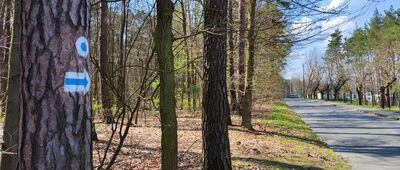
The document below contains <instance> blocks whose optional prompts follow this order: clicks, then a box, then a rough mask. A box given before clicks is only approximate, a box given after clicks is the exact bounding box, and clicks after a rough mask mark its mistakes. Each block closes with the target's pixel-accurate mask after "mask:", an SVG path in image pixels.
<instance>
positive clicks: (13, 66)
mask: <svg viewBox="0 0 400 170" xmlns="http://www.w3.org/2000/svg"><path fill="white" fill-rule="evenodd" d="M20 42H21V0H15V1H14V18H13V29H12V42H11V49H10V50H11V52H10V62H9V71H8V88H7V96H8V98H7V106H6V118H5V123H4V129H3V141H4V143H3V145H2V150H3V151H5V152H7V153H3V154H2V156H1V170H6V169H17V162H18V157H17V154H16V153H17V152H18V139H19V125H20V123H19V122H20V98H19V97H20V83H21V81H20V78H21V69H20V68H21V51H20V49H21V43H20Z"/></svg>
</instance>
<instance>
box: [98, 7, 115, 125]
mask: <svg viewBox="0 0 400 170" xmlns="http://www.w3.org/2000/svg"><path fill="white" fill-rule="evenodd" d="M100 8H101V10H100V11H101V14H100V15H101V20H100V71H101V73H100V75H101V104H102V106H103V112H102V119H103V122H104V123H106V124H111V123H112V122H113V115H112V111H111V108H112V101H111V100H112V98H111V92H110V88H109V84H107V82H108V81H109V73H110V72H109V71H108V67H109V66H108V62H109V59H108V4H107V0H101V7H100ZM109 83H111V82H109Z"/></svg>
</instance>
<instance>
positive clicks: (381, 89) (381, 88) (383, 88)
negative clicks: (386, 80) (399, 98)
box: [379, 86, 385, 109]
mask: <svg viewBox="0 0 400 170" xmlns="http://www.w3.org/2000/svg"><path fill="white" fill-rule="evenodd" d="M379 92H380V95H381V100H380V102H381V108H382V109H384V108H385V87H384V86H381V87H380V89H379Z"/></svg>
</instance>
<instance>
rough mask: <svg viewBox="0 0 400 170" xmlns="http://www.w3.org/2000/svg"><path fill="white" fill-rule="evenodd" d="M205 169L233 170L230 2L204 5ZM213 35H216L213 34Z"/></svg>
mask: <svg viewBox="0 0 400 170" xmlns="http://www.w3.org/2000/svg"><path fill="white" fill-rule="evenodd" d="M204 5H205V6H204V27H205V29H206V30H209V32H206V33H205V34H204V84H203V154H204V161H203V169H206V170H211V169H225V170H229V169H232V166H231V155H230V147H229V137H228V123H227V120H228V119H227V116H228V115H229V113H228V112H229V108H228V105H227V103H228V94H227V84H226V28H227V0H205V1H204ZM210 32H212V33H210Z"/></svg>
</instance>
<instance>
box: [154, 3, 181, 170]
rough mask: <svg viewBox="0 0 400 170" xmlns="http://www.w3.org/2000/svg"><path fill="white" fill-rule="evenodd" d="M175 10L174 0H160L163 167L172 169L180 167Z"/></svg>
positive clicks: (158, 30)
mask: <svg viewBox="0 0 400 170" xmlns="http://www.w3.org/2000/svg"><path fill="white" fill-rule="evenodd" d="M173 12H174V5H173V3H172V2H171V1H170V0H157V26H156V32H155V39H154V42H155V48H156V52H157V56H158V64H159V70H160V73H159V74H160V114H161V131H162V135H161V151H162V154H161V157H162V158H161V164H162V165H161V166H162V169H168V170H174V169H177V167H178V164H177V160H178V156H177V152H178V151H177V147H178V141H177V121H176V111H175V107H176V99H175V72H174V57H173V53H172V38H173V37H172V36H173V35H172V17H173V16H172V14H173Z"/></svg>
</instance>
